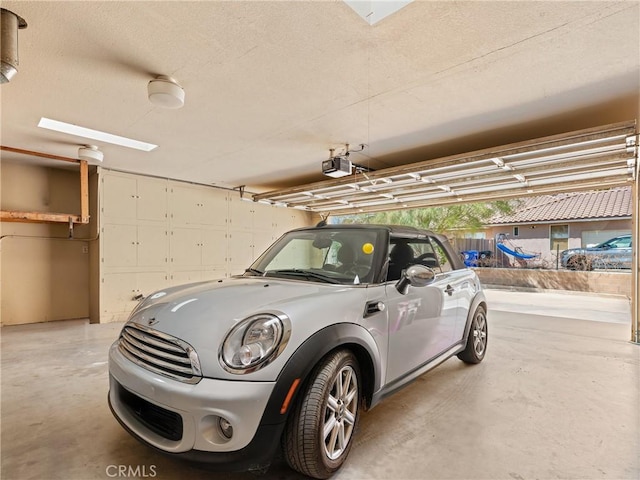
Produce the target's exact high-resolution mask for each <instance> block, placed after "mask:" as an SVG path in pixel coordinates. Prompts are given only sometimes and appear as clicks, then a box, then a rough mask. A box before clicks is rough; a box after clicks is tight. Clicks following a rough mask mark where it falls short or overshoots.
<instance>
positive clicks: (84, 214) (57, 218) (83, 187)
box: [0, 145, 89, 225]
mask: <svg viewBox="0 0 640 480" xmlns="http://www.w3.org/2000/svg"><path fill="white" fill-rule="evenodd" d="M0 150H4V151H6V152H13V153H19V154H21V155H29V156H32V157H40V158H47V159H49V160H56V161H61V162H70V163H76V164H78V165H79V166H80V214H79V215H78V214H77V213H49V212H34V211H31V212H24V211H7V210H2V211H0V221H2V222H25V223H71V224H82V225H86V224H88V223H89V166H88V164H87V162H86V160H79V159H77V158H70V157H61V156H59V155H51V154H49V153H42V152H34V151H33V150H23V149H21V148H14V147H7V146H4V145H0Z"/></svg>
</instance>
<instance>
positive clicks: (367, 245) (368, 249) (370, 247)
mask: <svg viewBox="0 0 640 480" xmlns="http://www.w3.org/2000/svg"><path fill="white" fill-rule="evenodd" d="M362 251H363V252H364V253H365V254H367V255H371V254H372V253H373V244H371V243H365V244H364V245H362Z"/></svg>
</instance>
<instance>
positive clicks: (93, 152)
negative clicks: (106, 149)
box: [78, 145, 104, 162]
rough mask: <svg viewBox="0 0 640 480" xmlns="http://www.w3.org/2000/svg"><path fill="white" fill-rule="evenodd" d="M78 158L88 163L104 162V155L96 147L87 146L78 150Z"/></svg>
mask: <svg viewBox="0 0 640 480" xmlns="http://www.w3.org/2000/svg"><path fill="white" fill-rule="evenodd" d="M78 158H79V159H80V160H86V161H87V162H102V160H103V159H104V153H102V152H101V151H100V150H98V147H96V146H95V145H85V146H84V147H80V148H79V149H78Z"/></svg>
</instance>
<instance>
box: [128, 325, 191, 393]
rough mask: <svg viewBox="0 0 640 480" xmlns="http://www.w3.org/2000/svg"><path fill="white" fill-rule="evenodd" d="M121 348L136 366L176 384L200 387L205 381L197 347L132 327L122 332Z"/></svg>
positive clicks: (137, 326)
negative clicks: (179, 382) (183, 383)
mask: <svg viewBox="0 0 640 480" xmlns="http://www.w3.org/2000/svg"><path fill="white" fill-rule="evenodd" d="M118 348H119V350H120V352H121V353H122V354H123V355H124V356H125V357H127V358H128V359H129V360H131V361H132V362H134V363H137V364H138V365H140V366H141V367H143V368H146V369H147V370H151V371H152V372H155V373H159V374H161V375H165V376H167V377H170V378H173V379H174V380H179V381H181V382H185V383H198V382H199V381H200V380H201V378H202V371H201V369H200V361H199V359H198V354H197V353H196V351H195V350H194V349H193V347H192V346H191V345H189V344H187V343H186V342H183V341H182V340H178V339H177V338H174V337H172V336H171V335H167V334H166V333H162V332H158V331H156V330H153V329H151V328H149V327H145V326H143V325H138V324H137V323H128V324H126V325H125V327H124V328H123V329H122V333H121V334H120V341H119V343H118Z"/></svg>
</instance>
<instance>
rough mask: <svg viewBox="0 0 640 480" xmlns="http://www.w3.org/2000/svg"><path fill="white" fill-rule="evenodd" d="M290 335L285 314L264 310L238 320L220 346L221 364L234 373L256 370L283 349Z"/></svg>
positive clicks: (289, 327) (289, 324)
mask: <svg viewBox="0 0 640 480" xmlns="http://www.w3.org/2000/svg"><path fill="white" fill-rule="evenodd" d="M290 334H291V323H290V322H289V318H288V317H286V316H285V315H274V314H271V313H263V314H259V315H253V316H251V317H249V318H245V319H244V320H241V321H240V322H238V323H237V324H236V325H235V326H234V327H233V328H232V329H231V331H230V332H229V333H228V334H227V336H226V337H225V339H224V342H222V346H221V348H220V359H221V364H222V366H223V367H224V369H225V370H227V371H229V372H231V373H239V374H243V373H250V372H254V371H256V370H258V369H260V368H262V367H264V366H266V365H268V364H269V363H270V362H272V361H273V360H274V359H275V358H276V357H277V356H278V355H279V354H280V352H282V350H283V349H284V347H285V346H286V344H287V342H288V340H289V336H290Z"/></svg>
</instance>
